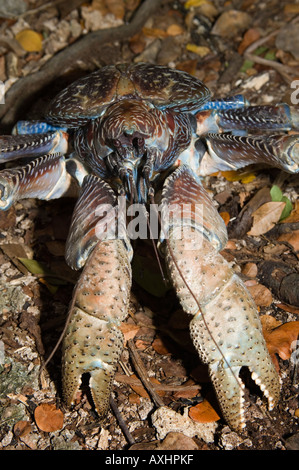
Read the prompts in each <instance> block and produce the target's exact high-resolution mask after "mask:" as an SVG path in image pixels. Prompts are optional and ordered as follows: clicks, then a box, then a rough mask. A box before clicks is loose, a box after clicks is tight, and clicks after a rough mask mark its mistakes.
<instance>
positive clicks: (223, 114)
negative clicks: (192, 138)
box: [196, 104, 299, 135]
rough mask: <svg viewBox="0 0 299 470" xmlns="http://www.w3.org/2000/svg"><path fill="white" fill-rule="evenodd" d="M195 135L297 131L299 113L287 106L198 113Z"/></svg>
mask: <svg viewBox="0 0 299 470" xmlns="http://www.w3.org/2000/svg"><path fill="white" fill-rule="evenodd" d="M196 121H197V129H196V133H197V135H204V134H207V133H222V132H227V131H230V132H234V131H240V132H242V135H243V134H245V135H246V134H247V131H249V130H255V131H256V130H258V129H260V130H262V131H266V130H271V131H275V132H277V131H289V130H291V129H299V112H298V110H297V109H296V108H295V107H292V106H289V105H287V104H280V105H276V106H244V107H239V108H229V109H221V108H220V109H213V110H206V111H199V112H198V113H197V114H196Z"/></svg>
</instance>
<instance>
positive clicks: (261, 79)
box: [242, 72, 270, 91]
mask: <svg viewBox="0 0 299 470" xmlns="http://www.w3.org/2000/svg"><path fill="white" fill-rule="evenodd" d="M269 80H270V75H269V73H268V72H265V73H262V74H260V75H257V76H255V77H252V78H250V79H249V80H247V81H246V82H245V83H244V84H243V85H242V87H243V88H245V89H247V88H249V89H254V90H256V91H259V90H260V89H261V88H262V87H263V86H264V85H265V84H266V83H268V81H269Z"/></svg>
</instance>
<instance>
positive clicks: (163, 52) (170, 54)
mask: <svg viewBox="0 0 299 470" xmlns="http://www.w3.org/2000/svg"><path fill="white" fill-rule="evenodd" d="M181 53H182V46H181V42H180V41H178V40H176V39H175V38H174V37H173V36H169V37H168V38H165V39H163V41H162V44H161V49H160V51H159V52H158V55H157V64H159V65H169V63H170V62H175V61H177V60H178V58H179V57H180V55H181Z"/></svg>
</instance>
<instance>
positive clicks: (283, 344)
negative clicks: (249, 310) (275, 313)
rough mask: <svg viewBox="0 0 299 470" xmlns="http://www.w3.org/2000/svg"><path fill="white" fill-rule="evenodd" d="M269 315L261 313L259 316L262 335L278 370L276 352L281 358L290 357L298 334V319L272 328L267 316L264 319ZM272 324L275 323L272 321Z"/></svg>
mask: <svg viewBox="0 0 299 470" xmlns="http://www.w3.org/2000/svg"><path fill="white" fill-rule="evenodd" d="M269 316H270V315H263V316H262V317H261V322H262V326H263V335H264V338H265V340H266V343H267V347H268V350H269V353H270V356H271V358H272V360H273V363H274V365H275V367H276V369H277V370H278V371H279V364H278V360H277V357H276V354H278V356H279V357H280V358H281V359H283V360H287V359H290V357H291V355H292V353H293V351H294V348H295V344H296V342H297V338H298V335H299V321H291V322H288V323H284V324H283V325H280V326H277V327H274V328H272V327H271V321H269V319H268V318H266V319H264V317H269ZM273 324H275V323H274V322H273Z"/></svg>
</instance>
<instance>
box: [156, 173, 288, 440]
mask: <svg viewBox="0 0 299 470" xmlns="http://www.w3.org/2000/svg"><path fill="white" fill-rule="evenodd" d="M208 200H209V196H208V195H207V193H206V192H205V190H204V189H203V187H202V186H201V184H200V183H199V182H198V181H197V180H196V179H195V177H194V175H193V174H192V173H191V171H190V169H188V167H186V166H181V167H180V168H179V169H178V170H176V171H175V172H174V173H173V174H172V175H171V176H169V177H168V179H167V180H166V182H165V185H164V189H163V193H162V224H164V235H165V236H166V237H168V242H167V243H166V262H167V264H168V267H169V271H170V276H171V279H172V282H173V284H174V287H175V289H176V292H177V295H178V297H179V299H180V302H181V304H182V307H183V309H184V310H185V311H186V312H187V313H190V314H191V315H193V319H192V320H191V323H190V332H191V337H192V339H193V342H194V345H195V347H196V349H197V351H198V353H199V355H200V357H201V359H202V360H203V362H205V363H207V364H208V366H209V371H210V375H211V379H212V382H213V384H214V387H215V390H216V393H217V397H218V400H219V403H220V406H221V408H222V411H223V415H224V418H225V419H226V420H227V422H228V424H229V425H230V426H231V427H232V428H233V429H235V430H237V431H240V430H241V429H242V428H243V427H244V426H245V419H244V407H243V401H244V398H243V395H244V392H243V387H244V386H243V384H242V382H241V380H240V378H239V372H240V369H241V367H243V366H246V367H248V368H249V370H250V371H251V373H252V378H253V380H255V382H256V383H257V384H258V385H259V386H260V388H261V390H262V391H263V393H264V395H265V396H266V397H267V398H268V404H269V408H270V409H271V408H273V406H274V405H275V404H276V403H277V401H278V399H279V394H280V379H279V376H278V374H277V372H276V370H275V367H274V365H273V362H272V360H271V358H270V356H269V352H268V350H267V347H266V343H265V340H264V338H263V335H262V329H261V324H260V319H259V314H258V311H257V308H256V306H255V304H254V301H253V299H252V298H251V296H250V294H249V292H248V291H247V289H246V288H245V286H244V284H243V283H242V281H241V280H240V278H239V277H238V276H237V275H236V274H235V273H234V272H233V270H232V269H231V268H230V266H229V264H228V263H227V262H226V260H225V259H224V258H223V257H222V256H221V255H220V254H219V253H218V251H219V249H221V243H219V241H220V242H221V241H222V242H223V241H225V237H224V238H223V233H224V232H223V230H225V228H223V230H221V229H219V227H223V221H222V220H221V217H220V216H219V215H218V213H217V211H216V209H215V208H214V207H213V204H212V202H211V201H210V202H209V204H207V202H208ZM198 204H199V205H200V206H201V210H202V211H203V212H201V211H199V213H197V214H196V213H195V211H196V205H198ZM169 205H171V207H172V208H173V209H172V210H173V218H172V219H171V222H170V223H169V219H168V218H167V207H169ZM183 205H185V207H186V205H187V209H185V211H186V210H187V212H184V215H185V214H187V215H186V216H185V217H184V219H183V225H182V226H181V221H182V218H181V209H182V207H183ZM188 207H189V214H188ZM200 213H202V214H203V217H202V226H200V217H199V215H198V214H200ZM188 215H189V217H188ZM165 221H166V223H165ZM211 221H213V223H214V227H215V230H216V232H218V234H216V235H217V236H216V237H214V239H213V237H211V238H210V237H208V233H209V232H211V229H212V228H213V227H212V226H211V225H210V227H208V230H206V228H205V226H204V225H206V222H208V223H210V222H211ZM182 229H183V234H182V232H181V230H182ZM219 234H220V236H219Z"/></svg>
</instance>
